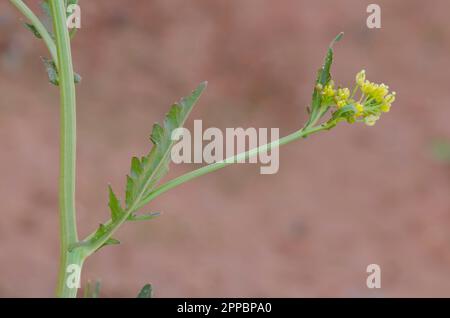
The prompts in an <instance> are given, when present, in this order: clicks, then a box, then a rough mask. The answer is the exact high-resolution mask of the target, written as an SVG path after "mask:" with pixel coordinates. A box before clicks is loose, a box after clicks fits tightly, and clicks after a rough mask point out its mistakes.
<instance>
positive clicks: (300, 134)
mask: <svg viewBox="0 0 450 318" xmlns="http://www.w3.org/2000/svg"><path fill="white" fill-rule="evenodd" d="M327 129H329V127H328V125H326V124H323V125H319V126H315V127H311V128H305V129H301V130H298V131H296V132H294V133H292V134H290V135H287V136H285V137H283V138H280V139H279V140H275V141H273V142H271V143H270V144H266V145H262V146H259V147H257V148H254V149H251V150H249V151H247V152H243V153H240V154H237V155H235V156H233V157H230V158H227V159H225V160H222V161H219V162H216V163H213V164H210V165H207V166H204V167H201V168H199V169H196V170H194V171H191V172H188V173H186V174H184V175H182V176H180V177H178V178H175V179H172V180H170V181H168V182H167V183H165V184H163V185H161V186H159V187H158V188H156V189H155V190H153V191H152V192H151V193H150V194H149V195H148V196H147V197H145V198H144V199H143V200H142V201H141V204H139V206H138V207H137V208H136V210H139V209H140V208H142V207H143V206H145V205H146V204H148V203H149V202H150V201H152V200H153V199H155V198H156V197H158V196H159V195H161V194H163V193H164V192H167V191H169V190H170V189H173V188H175V187H177V186H179V185H181V184H183V183H186V182H188V181H190V180H192V179H195V178H198V177H200V176H203V175H205V174H208V173H211V172H214V171H217V170H219V169H222V168H225V167H227V166H229V165H232V164H234V163H236V162H239V161H241V160H243V159H245V160H247V159H249V158H251V157H254V156H257V155H258V154H260V153H264V152H267V151H269V150H271V149H272V148H276V147H279V146H283V145H286V144H288V143H291V142H293V141H295V140H297V139H300V138H305V137H307V136H309V135H311V134H313V133H316V132H319V131H322V130H327Z"/></svg>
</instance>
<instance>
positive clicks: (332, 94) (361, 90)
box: [319, 70, 395, 126]
mask: <svg viewBox="0 0 450 318" xmlns="http://www.w3.org/2000/svg"><path fill="white" fill-rule="evenodd" d="M319 89H320V91H321V95H322V105H325V106H330V107H335V112H334V114H336V116H334V119H338V118H339V119H345V120H347V121H348V122H350V123H353V122H355V121H357V122H364V123H366V125H368V126H373V125H374V124H375V122H376V121H377V120H378V119H379V118H380V116H381V114H382V113H387V112H388V111H389V110H390V108H391V105H392V103H393V102H394V101H395V92H392V93H390V92H389V87H388V86H387V85H385V84H376V83H373V82H370V81H368V80H366V72H365V71H364V70H362V71H361V72H359V73H358V74H357V75H356V85H355V87H354V88H353V90H352V92H351V93H350V90H349V89H348V88H340V87H339V88H337V89H336V88H335V84H334V82H333V81H332V80H330V81H329V82H328V84H327V85H325V86H324V87H320V88H319ZM356 95H359V98H357V97H356Z"/></svg>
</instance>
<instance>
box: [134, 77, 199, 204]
mask: <svg viewBox="0 0 450 318" xmlns="http://www.w3.org/2000/svg"><path fill="white" fill-rule="evenodd" d="M205 87H206V82H204V83H201V84H200V85H199V86H198V87H197V88H196V89H195V90H194V91H193V92H192V94H191V95H190V96H188V97H185V98H182V99H181V100H180V101H179V102H178V103H176V104H174V105H172V107H171V108H170V110H169V112H168V113H167V115H166V117H165V120H164V124H163V125H162V126H161V125H159V124H157V123H156V124H154V125H153V130H152V133H151V136H150V140H151V141H152V143H153V148H152V149H151V151H150V153H149V154H148V155H146V156H144V157H142V158H141V159H139V158H137V157H133V158H132V159H131V169H130V173H129V175H128V176H127V185H126V200H125V203H126V209H127V210H133V209H134V208H136V206H138V204H139V202H140V201H141V199H142V198H144V197H145V196H147V195H148V194H149V193H150V192H151V191H152V190H153V189H154V187H155V185H156V184H157V183H158V181H159V180H161V179H162V178H163V177H164V176H165V175H166V173H167V172H168V170H169V163H170V150H171V148H172V146H173V141H172V138H171V136H172V132H173V131H174V130H175V129H177V128H180V127H182V126H183V125H184V122H185V121H186V119H187V117H188V116H189V113H190V112H191V110H192V108H193V107H194V105H195V103H196V102H197V101H198V99H199V98H200V96H201V94H202V92H203V90H204V89H205Z"/></svg>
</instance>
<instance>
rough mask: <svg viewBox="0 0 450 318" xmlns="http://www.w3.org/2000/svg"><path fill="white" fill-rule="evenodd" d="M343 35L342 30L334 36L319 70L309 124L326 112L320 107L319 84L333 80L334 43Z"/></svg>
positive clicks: (325, 83) (322, 85)
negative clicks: (331, 71)
mask: <svg viewBox="0 0 450 318" xmlns="http://www.w3.org/2000/svg"><path fill="white" fill-rule="evenodd" d="M343 35H344V33H342V32H341V33H339V34H338V35H337V36H336V37H335V38H334V40H333V41H331V43H330V46H329V47H328V51H327V54H326V56H325V60H324V63H323V65H322V67H321V68H320V69H319V71H318V72H317V79H316V83H315V86H314V91H313V96H312V101H311V114H310V119H309V120H308V123H307V125H309V124H310V123H313V122H315V121H316V120H318V119H319V118H320V116H321V115H322V114H324V113H325V112H326V109H325V110H321V109H320V108H321V106H322V95H321V90H320V89H319V86H321V87H324V86H325V85H327V84H328V82H329V81H330V80H331V73H330V69H331V65H332V64H333V45H334V43H336V42H338V41H340V40H341V38H342V36H343Z"/></svg>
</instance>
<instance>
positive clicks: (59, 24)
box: [49, 0, 84, 297]
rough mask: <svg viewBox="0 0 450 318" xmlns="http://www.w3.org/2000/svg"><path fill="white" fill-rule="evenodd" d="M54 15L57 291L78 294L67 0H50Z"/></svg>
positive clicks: (73, 106)
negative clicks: (72, 279) (73, 271)
mask: <svg viewBox="0 0 450 318" xmlns="http://www.w3.org/2000/svg"><path fill="white" fill-rule="evenodd" d="M49 3H50V9H51V12H52V18H53V28H54V32H55V41H56V50H57V54H58V61H59V63H58V74H59V88H60V98H61V115H60V116H61V118H60V120H61V123H60V125H61V127H60V129H61V136H60V138H61V141H60V142H61V145H60V176H59V222H60V240H61V241H60V253H61V254H60V264H59V266H60V267H59V274H58V284H57V290H56V295H57V296H58V297H76V295H77V288H69V287H68V285H67V279H68V276H69V274H70V273H67V268H68V266H69V265H72V264H75V265H78V266H80V272H81V265H82V263H83V260H84V256H83V255H82V254H80V253H79V251H72V252H70V251H69V246H70V245H71V244H74V243H76V242H77V241H78V236H77V225H76V212H75V163H76V162H75V160H76V99H75V83H74V74H73V66H72V54H71V48H70V38H69V32H68V30H67V26H66V9H65V4H64V3H65V2H64V0H50V2H49Z"/></svg>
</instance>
